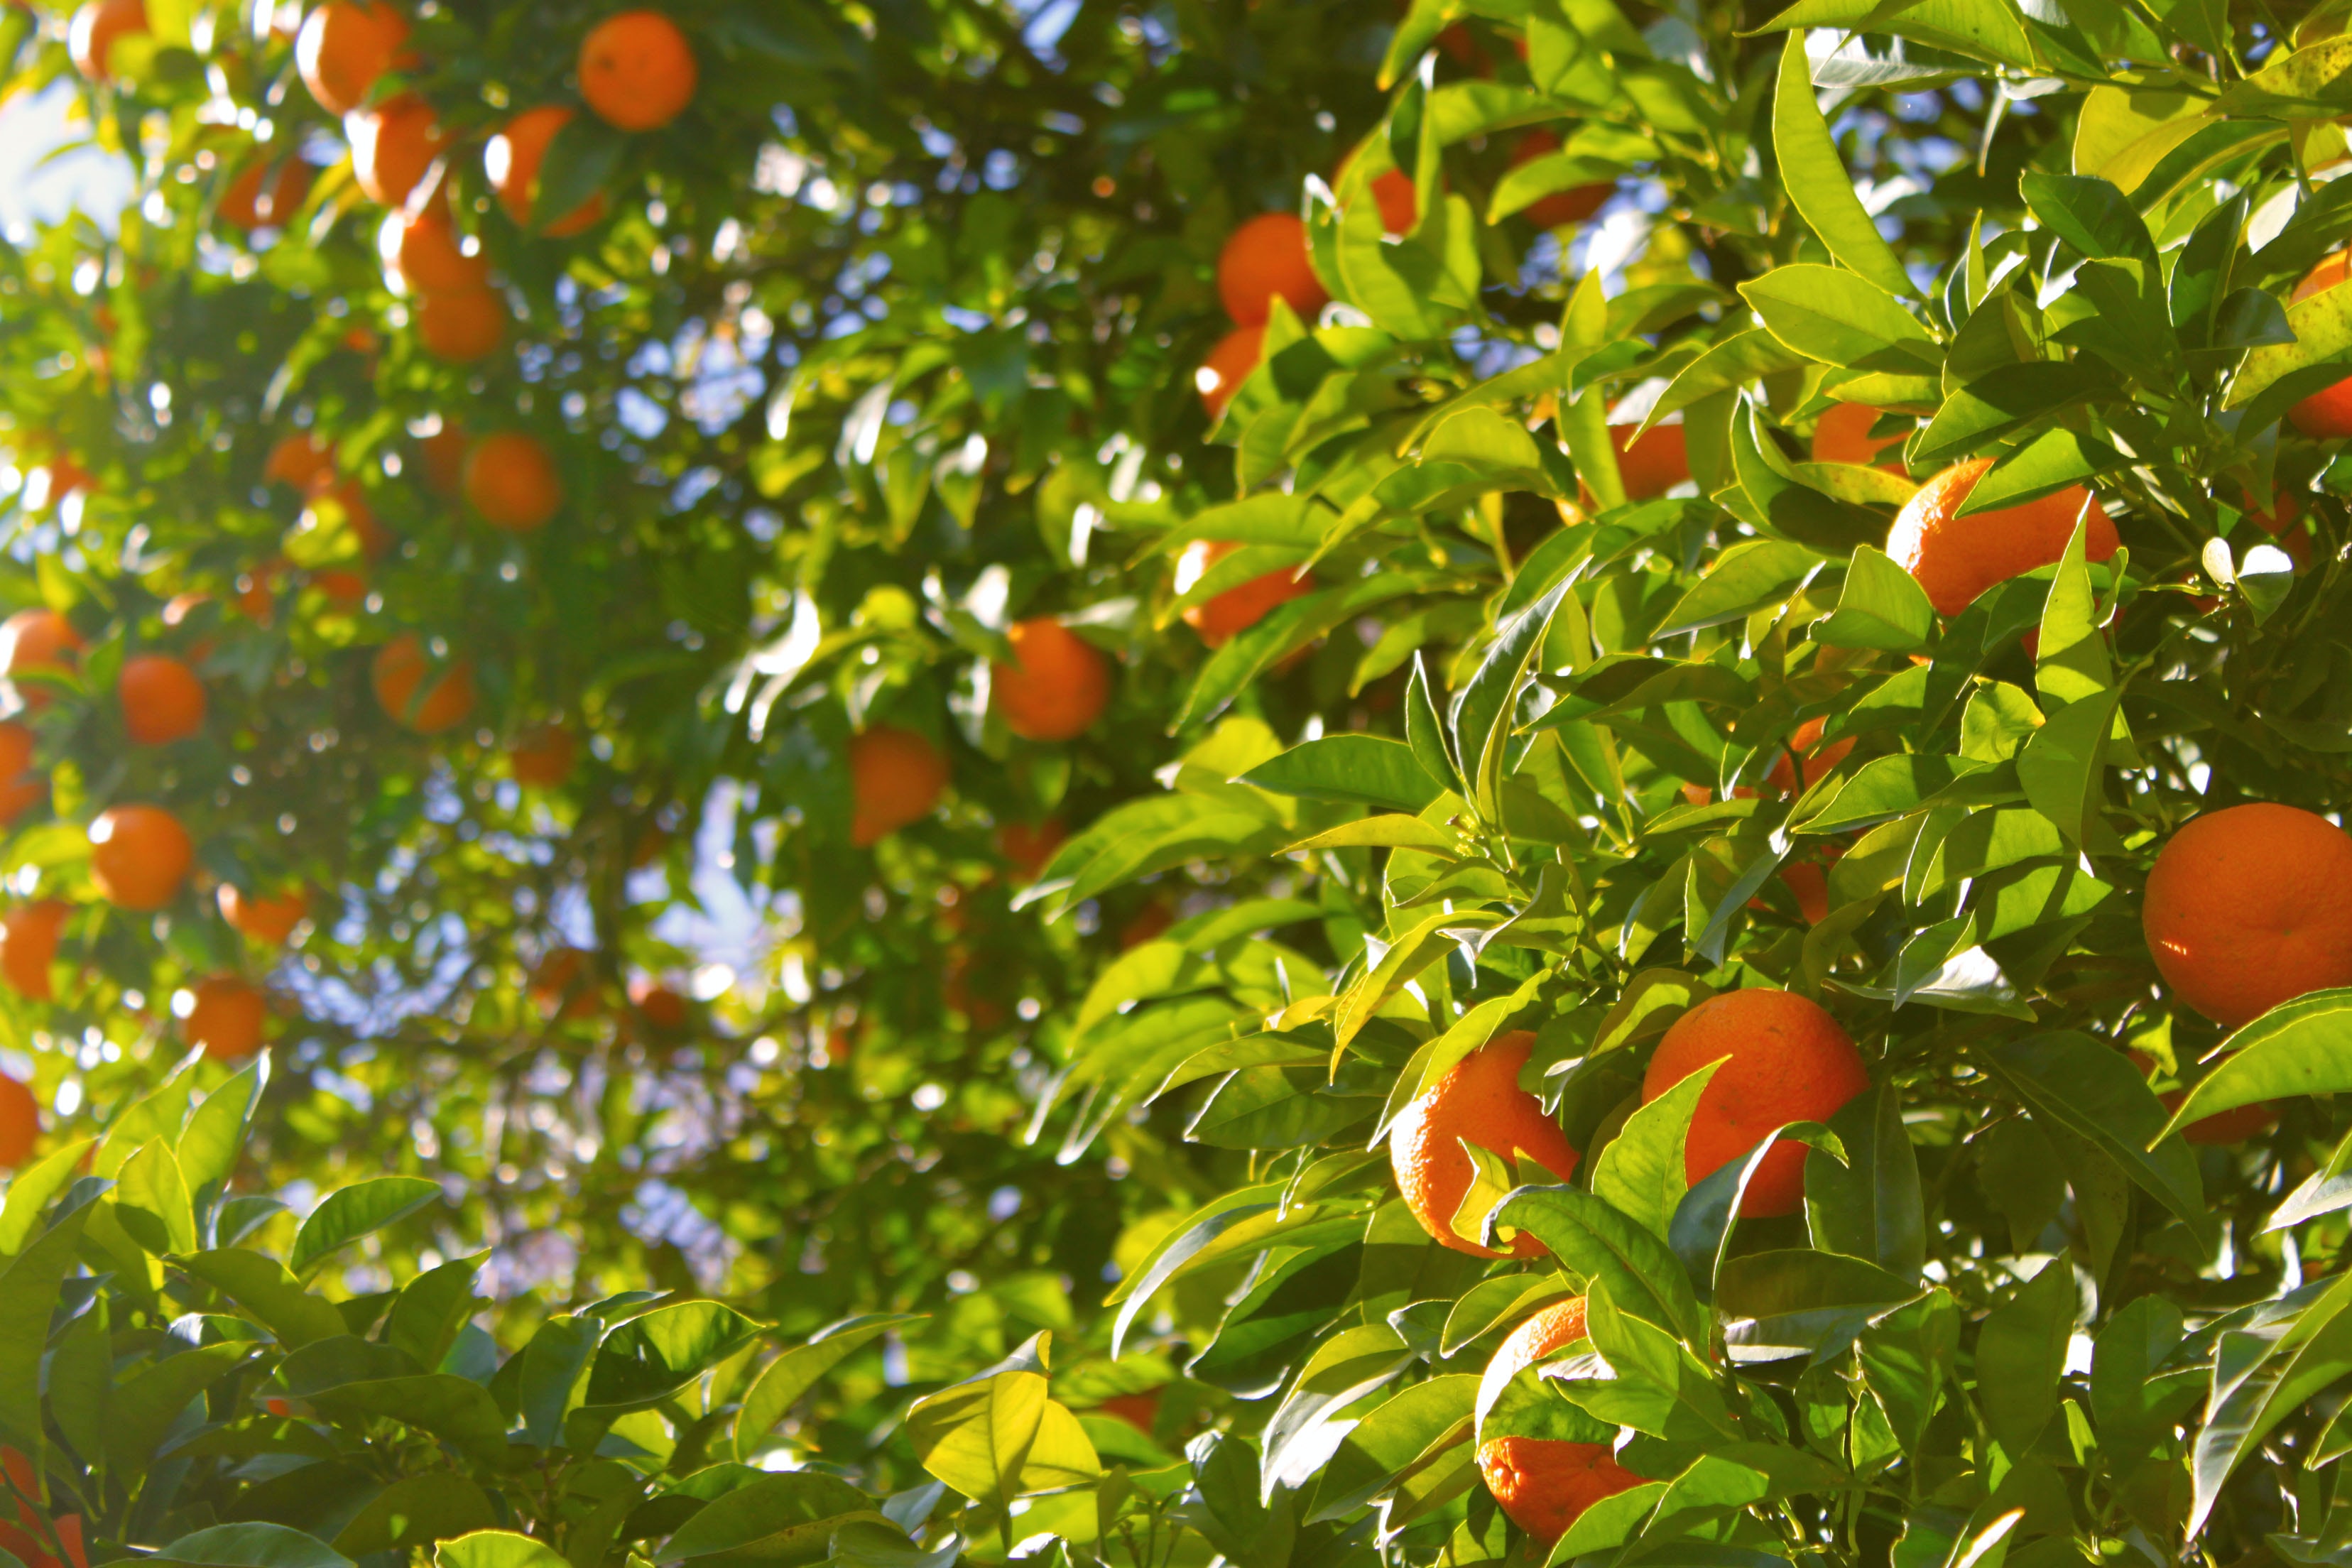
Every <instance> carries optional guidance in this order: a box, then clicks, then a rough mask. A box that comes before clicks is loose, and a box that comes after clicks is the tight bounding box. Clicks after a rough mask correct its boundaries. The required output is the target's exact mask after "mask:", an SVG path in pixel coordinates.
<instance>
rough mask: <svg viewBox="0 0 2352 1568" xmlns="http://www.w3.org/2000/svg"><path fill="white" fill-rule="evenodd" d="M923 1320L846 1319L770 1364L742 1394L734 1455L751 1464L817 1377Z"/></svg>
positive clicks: (890, 1316)
mask: <svg viewBox="0 0 2352 1568" xmlns="http://www.w3.org/2000/svg"><path fill="white" fill-rule="evenodd" d="M921 1321H923V1320H922V1318H921V1317H920V1315H916V1314H908V1313H900V1312H883V1313H869V1314H867V1315H866V1316H864V1317H857V1318H847V1319H845V1320H843V1321H840V1322H838V1323H835V1324H833V1325H832V1326H831V1327H829V1328H825V1329H821V1330H819V1331H817V1332H816V1333H815V1334H814V1336H813V1337H811V1339H810V1340H809V1342H808V1343H806V1344H804V1345H796V1346H794V1347H793V1349H791V1350H788V1351H786V1352H784V1353H783V1354H782V1355H780V1356H778V1357H777V1358H776V1359H775V1360H774V1361H772V1362H770V1363H768V1365H767V1368H766V1370H765V1371H763V1372H761V1373H760V1376H759V1380H758V1381H757V1382H755V1383H753V1384H751V1390H750V1392H748V1393H747V1394H744V1395H743V1404H742V1407H741V1409H740V1410H739V1411H738V1412H737V1413H736V1416H735V1432H734V1440H735V1457H736V1458H739V1459H742V1460H745V1461H749V1460H750V1458H751V1456H752V1454H753V1453H754V1452H755V1451H756V1450H757V1449H758V1447H759V1445H760V1443H761V1440H762V1439H764V1438H765V1437H766V1436H767V1435H768V1434H769V1433H770V1432H772V1431H773V1430H774V1429H775V1426H776V1423H777V1422H779V1421H782V1419H783V1418H784V1417H785V1416H786V1415H789V1414H790V1413H791V1411H792V1408H793V1405H798V1404H799V1403H800V1402H801V1396H802V1395H803V1394H806V1393H807V1392H808V1391H809V1390H810V1389H811V1388H813V1387H814V1386H815V1385H816V1381H817V1379H819V1378H821V1377H823V1376H824V1374H825V1373H829V1372H831V1371H832V1370H833V1369H834V1368H835V1367H836V1366H838V1365H840V1364H841V1363H843V1362H844V1361H845V1360H847V1359H848V1358H849V1357H850V1356H852V1355H855V1354H856V1352H859V1351H861V1350H863V1349H865V1348H866V1346H867V1345H869V1344H871V1343H873V1342H874V1341H876V1340H877V1339H879V1338H881V1337H882V1336H883V1335H884V1334H887V1333H888V1332H890V1331H892V1330H894V1329H900V1328H904V1327H906V1326H907V1325H908V1324H909V1323H919V1322H921Z"/></svg>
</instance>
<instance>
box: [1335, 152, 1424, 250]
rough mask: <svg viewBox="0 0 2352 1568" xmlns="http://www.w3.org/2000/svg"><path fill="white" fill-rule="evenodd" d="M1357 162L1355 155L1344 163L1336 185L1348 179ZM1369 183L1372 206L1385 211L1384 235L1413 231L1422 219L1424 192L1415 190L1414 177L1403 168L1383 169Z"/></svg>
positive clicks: (1350, 155)
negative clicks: (1419, 218)
mask: <svg viewBox="0 0 2352 1568" xmlns="http://www.w3.org/2000/svg"><path fill="white" fill-rule="evenodd" d="M1355 161H1356V155H1355V154H1354V153H1349V154H1348V156H1347V157H1346V158H1345V159H1344V160H1342V161H1341V163H1340V164H1339V171H1338V173H1336V174H1334V175H1333V176H1332V183H1333V184H1338V183H1339V181H1341V180H1344V179H1346V178H1347V177H1348V170H1349V167H1350V166H1351V165H1352V164H1353V163H1355ZM1367 184H1368V188H1369V189H1370V192H1371V196H1372V205H1375V206H1377V207H1379V208H1380V211H1381V232H1383V233H1385V234H1405V233H1408V232H1410V231H1411V230H1412V226H1413V222H1414V220H1415V219H1417V218H1418V217H1420V216H1421V193H1420V192H1419V191H1416V190H1415V189H1413V184H1412V175H1411V174H1406V173H1405V172H1404V171H1403V170H1402V169H1383V170H1382V171H1381V173H1379V174H1374V175H1373V176H1372V177H1371V179H1370V181H1369V182H1367Z"/></svg>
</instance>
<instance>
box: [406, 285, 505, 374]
mask: <svg viewBox="0 0 2352 1568" xmlns="http://www.w3.org/2000/svg"><path fill="white" fill-rule="evenodd" d="M408 315H409V321H411V322H412V323H413V324H414V325H415V328H416V341H417V342H421V343H423V344H424V345H425V353H429V354H431V355H432V356H433V357H434V358H435V359H437V360H439V361H441V362H442V363H445V364H472V363H475V362H476V361H477V360H485V359H488V358H489V357H490V355H492V354H494V353H498V352H499V344H500V343H502V342H506V338H507V307H506V301H505V300H501V299H499V293H498V290H497V289H453V290H452V291H450V292H449V293H446V294H427V295H425V296H424V297H423V298H422V299H420V300H417V301H416V303H415V304H414V305H412V306H410V307H409V312H408Z"/></svg>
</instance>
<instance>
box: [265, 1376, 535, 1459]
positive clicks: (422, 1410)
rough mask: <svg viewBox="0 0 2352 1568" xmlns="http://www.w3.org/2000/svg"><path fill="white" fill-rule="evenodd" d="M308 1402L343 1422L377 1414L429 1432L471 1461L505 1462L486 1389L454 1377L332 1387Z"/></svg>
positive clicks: (500, 1428) (502, 1430)
mask: <svg viewBox="0 0 2352 1568" xmlns="http://www.w3.org/2000/svg"><path fill="white" fill-rule="evenodd" d="M309 1398H310V1403H311V1404H313V1405H317V1406H318V1407H319V1408H320V1410H323V1411H326V1412H328V1413H329V1414H331V1415H341V1416H342V1417H343V1418H345V1419H347V1420H363V1419H365V1418H366V1417H368V1416H372V1415H381V1416H383V1417H385V1418H386V1419H389V1420H393V1421H397V1422H399V1423H400V1424H401V1425H403V1426H414V1427H415V1428H416V1429H417V1430H418V1431H420V1432H429V1433H431V1434H432V1435H433V1436H436V1437H439V1438H442V1439H444V1440H446V1442H448V1443H450V1444H452V1445H453V1446H455V1447H458V1448H462V1449H464V1450H465V1451H466V1452H467V1454H468V1455H470V1456H471V1457H472V1458H474V1459H475V1460H476V1461H477V1462H478V1463H481V1464H486V1465H495V1464H498V1463H499V1462H501V1461H502V1460H504V1458H506V1453H507V1420H506V1417H505V1415H502V1414H500V1412H499V1405H498V1401H497V1400H496V1399H494V1398H492V1397H491V1395H490V1391H489V1390H488V1389H487V1388H485V1387H483V1386H482V1385H481V1384H478V1383H476V1382H475V1381H473V1380H472V1379H471V1378H467V1377H459V1376H457V1374H456V1373H446V1372H427V1373H414V1374H411V1375H407V1376H398V1377H377V1378H369V1379H363V1380H360V1381H356V1382H352V1383H342V1384H336V1385H335V1386H334V1387H332V1388H324V1389H320V1390H318V1391H316V1392H314V1393H312V1394H310V1395H309Z"/></svg>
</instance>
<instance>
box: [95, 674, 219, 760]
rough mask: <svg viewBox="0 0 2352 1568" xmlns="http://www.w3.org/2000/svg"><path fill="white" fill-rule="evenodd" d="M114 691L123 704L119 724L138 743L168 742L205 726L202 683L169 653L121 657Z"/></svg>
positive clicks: (165, 743)
mask: <svg viewBox="0 0 2352 1568" xmlns="http://www.w3.org/2000/svg"><path fill="white" fill-rule="evenodd" d="M114 695H115V699H116V700H118V701H119V702H121V704H122V727H123V729H125V730H127V731H130V734H131V740H132V741H133V742H135V743H137V744H139V745H142V746H168V745H170V744H171V743H172V742H174V741H184V740H186V739H187V738H188V737H189V736H191V735H193V734H194V733H195V732H196V731H199V730H201V729H203V728H204V727H205V683H204V682H203V681H201V680H199V679H196V672H195V671H194V670H193V669H190V668H188V667H187V666H186V665H184V664H182V663H181V662H180V661H179V660H178V659H176V658H171V657H169V656H168V655H165V654H160V653H142V654H141V655H139V656H138V657H136V658H128V659H125V660H123V661H122V673H121V675H120V676H118V677H116V678H115V682H114Z"/></svg>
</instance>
